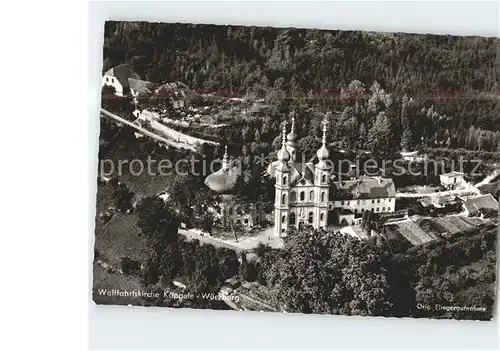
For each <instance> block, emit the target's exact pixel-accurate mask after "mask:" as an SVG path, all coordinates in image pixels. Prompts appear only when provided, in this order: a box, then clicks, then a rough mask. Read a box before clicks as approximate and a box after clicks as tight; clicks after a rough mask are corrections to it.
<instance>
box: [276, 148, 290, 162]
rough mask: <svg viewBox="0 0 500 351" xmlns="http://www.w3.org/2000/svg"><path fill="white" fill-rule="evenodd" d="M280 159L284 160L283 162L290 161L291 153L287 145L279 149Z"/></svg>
mask: <svg viewBox="0 0 500 351" xmlns="http://www.w3.org/2000/svg"><path fill="white" fill-rule="evenodd" d="M278 160H280V161H283V162H288V161H290V153H289V152H288V150H287V149H286V147H284V145H283V147H282V148H281V149H280V151H278Z"/></svg>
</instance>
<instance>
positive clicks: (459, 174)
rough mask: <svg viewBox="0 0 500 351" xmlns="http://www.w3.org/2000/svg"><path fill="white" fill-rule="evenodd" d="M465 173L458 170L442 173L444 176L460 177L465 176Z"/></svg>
mask: <svg viewBox="0 0 500 351" xmlns="http://www.w3.org/2000/svg"><path fill="white" fill-rule="evenodd" d="M463 175H464V173H463V172H457V171H453V172H448V173H443V174H441V176H443V177H459V176H463Z"/></svg>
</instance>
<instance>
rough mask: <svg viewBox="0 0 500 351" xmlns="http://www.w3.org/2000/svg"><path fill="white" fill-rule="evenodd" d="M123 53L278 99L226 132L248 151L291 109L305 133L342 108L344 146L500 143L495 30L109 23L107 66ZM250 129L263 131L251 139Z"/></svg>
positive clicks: (202, 83) (170, 72) (237, 91)
mask: <svg viewBox="0 0 500 351" xmlns="http://www.w3.org/2000/svg"><path fill="white" fill-rule="evenodd" d="M121 63H129V64H131V65H132V66H133V67H134V69H135V70H136V71H137V72H138V73H139V74H140V75H141V76H142V77H143V78H144V79H147V80H150V81H152V82H154V83H157V84H161V83H165V82H172V81H182V82H184V83H185V84H187V85H188V86H189V87H190V89H192V91H195V92H197V93H210V94H213V95H215V96H222V97H242V96H246V97H262V98H265V99H266V101H268V102H272V104H271V105H272V106H273V108H272V109H271V111H266V112H265V114H266V116H260V117H261V118H257V119H256V120H255V121H254V122H252V121H248V120H245V121H238V120H235V121H234V123H236V124H238V125H235V126H234V127H235V128H229V129H230V130H228V131H227V132H225V133H224V135H220V136H219V140H223V141H225V142H229V143H230V144H231V143H235V145H234V146H235V147H239V148H240V149H241V148H243V144H250V143H253V142H254V143H257V144H258V143H259V142H261V141H262V140H259V139H267V140H265V141H267V142H268V141H269V140H268V139H269V138H274V137H275V136H276V132H277V130H278V127H279V122H280V120H282V119H283V118H285V117H286V115H287V114H288V113H289V112H290V111H291V110H292V109H293V110H295V111H297V118H298V127H299V129H300V130H302V131H305V130H307V131H309V133H308V135H302V136H301V137H306V136H309V137H312V138H317V137H318V135H317V134H319V131H320V120H321V119H322V118H323V117H322V116H323V114H324V113H325V112H326V111H333V115H332V118H331V121H330V123H331V129H332V130H334V131H335V132H334V134H333V135H332V138H333V139H334V140H336V141H337V142H338V143H339V146H341V147H348V148H354V149H368V150H377V151H378V152H380V153H382V155H383V156H387V155H386V154H383V153H384V152H389V151H394V150H399V149H411V148H415V147H420V146H426V147H439V148H449V149H455V148H464V149H467V150H475V151H494V152H496V151H498V150H499V148H500V142H499V140H500V133H499V132H498V126H499V125H500V99H499V92H500V84H499V78H500V41H499V40H498V39H497V38H480V37H458V36H438V35H417V34H402V33H394V34H388V33H369V32H359V31H325V30H314V29H293V28H292V29H291V28H288V29H280V28H270V27H267V28H260V27H239V26H214V25H185V24H161V23H147V22H107V23H106V26H105V40H104V66H103V70H107V69H109V68H110V67H113V66H114V65H117V64H121ZM242 124H244V125H242ZM245 127H246V128H247V129H252V130H254V129H258V130H259V132H258V133H245V135H244V136H245V138H244V139H245V140H241V138H240V136H241V134H240V131H241V130H242V128H243V129H244V128H245ZM231 129H234V135H233V133H232V131H231ZM266 134H268V135H269V136H267V137H266ZM271 135H272V136H271ZM238 139H240V140H238ZM271 140H272V139H271ZM238 141H239V142H238ZM307 143H311V141H310V140H309V141H308V140H305V141H304V142H303V144H307ZM238 144H239V145H238ZM254 148H255V145H254ZM266 151H268V150H266Z"/></svg>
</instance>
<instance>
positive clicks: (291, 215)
mask: <svg viewBox="0 0 500 351" xmlns="http://www.w3.org/2000/svg"><path fill="white" fill-rule="evenodd" d="M290 224H291V225H295V213H293V212H292V213H290Z"/></svg>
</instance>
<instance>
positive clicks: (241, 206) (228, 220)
mask: <svg viewBox="0 0 500 351" xmlns="http://www.w3.org/2000/svg"><path fill="white" fill-rule="evenodd" d="M240 177H242V172H241V170H240V168H239V167H237V166H232V165H231V164H230V162H229V158H228V154H227V146H226V150H225V152H224V158H223V160H222V168H221V169H219V170H218V171H216V172H214V173H212V174H210V175H209V176H207V178H206V179H205V185H206V186H208V187H209V188H210V189H212V190H213V191H215V192H216V193H218V194H220V195H222V202H221V203H220V204H219V206H218V208H217V209H216V216H217V218H218V219H220V220H221V222H222V225H223V226H224V227H228V228H232V227H234V226H238V225H242V226H244V227H247V228H251V227H254V226H257V225H260V223H261V222H262V220H263V219H264V216H265V214H264V212H263V209H262V207H261V206H260V205H259V204H257V203H253V202H248V201H239V200H237V198H236V197H235V196H234V190H235V187H236V185H237V182H238V180H239V179H240ZM242 180H243V179H242Z"/></svg>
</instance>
